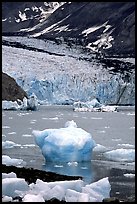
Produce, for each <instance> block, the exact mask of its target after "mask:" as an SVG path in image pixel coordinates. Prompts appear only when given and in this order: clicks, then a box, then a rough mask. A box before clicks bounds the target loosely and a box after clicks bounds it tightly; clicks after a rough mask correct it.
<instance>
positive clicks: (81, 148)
mask: <svg viewBox="0 0 137 204" xmlns="http://www.w3.org/2000/svg"><path fill="white" fill-rule="evenodd" d="M32 134H33V135H34V138H35V142H36V144H37V145H38V146H39V147H40V149H41V151H42V154H43V155H44V157H45V159H46V161H53V162H81V161H90V160H91V155H92V150H93V148H94V147H95V146H96V143H95V141H94V140H93V139H92V136H91V134H90V133H88V132H86V131H85V130H83V129H82V128H78V127H77V124H76V123H75V122H74V121H73V120H72V121H67V122H66V123H65V127H64V128H59V129H45V130H43V131H39V130H33V131H32Z"/></svg>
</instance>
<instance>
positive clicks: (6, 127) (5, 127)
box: [2, 125, 10, 129]
mask: <svg viewBox="0 0 137 204" xmlns="http://www.w3.org/2000/svg"><path fill="white" fill-rule="evenodd" d="M2 128H3V129H8V128H10V127H9V126H7V125H5V126H2Z"/></svg>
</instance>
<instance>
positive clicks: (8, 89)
mask: <svg viewBox="0 0 137 204" xmlns="http://www.w3.org/2000/svg"><path fill="white" fill-rule="evenodd" d="M24 97H27V94H26V92H25V91H24V90H23V89H22V88H21V87H20V86H19V85H18V84H17V83H16V81H15V80H14V79H13V78H12V77H10V76H8V75H7V74H6V73H3V72H2V100H7V101H16V100H17V99H20V100H23V98H24Z"/></svg>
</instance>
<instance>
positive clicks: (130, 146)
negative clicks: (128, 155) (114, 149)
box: [117, 144, 135, 149]
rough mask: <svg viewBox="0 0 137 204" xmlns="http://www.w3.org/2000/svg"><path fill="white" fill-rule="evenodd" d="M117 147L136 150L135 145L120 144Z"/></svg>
mask: <svg viewBox="0 0 137 204" xmlns="http://www.w3.org/2000/svg"><path fill="white" fill-rule="evenodd" d="M117 146H120V147H129V148H133V149H135V145H132V144H118V145H117Z"/></svg>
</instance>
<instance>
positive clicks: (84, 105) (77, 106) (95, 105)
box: [73, 98, 116, 112]
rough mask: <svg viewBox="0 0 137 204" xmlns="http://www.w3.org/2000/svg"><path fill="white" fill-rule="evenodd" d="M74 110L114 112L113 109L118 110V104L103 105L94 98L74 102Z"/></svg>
mask: <svg viewBox="0 0 137 204" xmlns="http://www.w3.org/2000/svg"><path fill="white" fill-rule="evenodd" d="M73 110H74V111H79V112H83V111H89V112H92V111H93V112H97V111H102V112H113V111H116V106H109V105H106V106H105V105H102V104H101V103H100V102H99V101H98V100H97V99H96V98H94V99H93V100H91V101H87V102H81V101H77V102H74V104H73Z"/></svg>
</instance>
